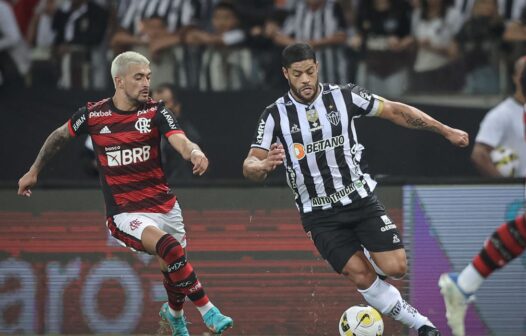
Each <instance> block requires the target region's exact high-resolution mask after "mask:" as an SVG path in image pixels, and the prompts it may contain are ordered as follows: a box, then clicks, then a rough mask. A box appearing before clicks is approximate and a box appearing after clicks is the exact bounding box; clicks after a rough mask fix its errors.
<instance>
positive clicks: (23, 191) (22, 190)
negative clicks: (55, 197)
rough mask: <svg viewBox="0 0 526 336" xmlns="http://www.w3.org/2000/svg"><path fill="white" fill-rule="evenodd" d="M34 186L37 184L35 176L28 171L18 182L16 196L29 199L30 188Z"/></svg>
mask: <svg viewBox="0 0 526 336" xmlns="http://www.w3.org/2000/svg"><path fill="white" fill-rule="evenodd" d="M35 184H37V174H35V173H34V172H33V171H31V170H30V171H28V172H27V173H26V174H25V175H24V176H22V177H21V178H20V180H18V195H20V196H26V197H30V196H31V189H30V188H32V187H33V186H34V185H35Z"/></svg>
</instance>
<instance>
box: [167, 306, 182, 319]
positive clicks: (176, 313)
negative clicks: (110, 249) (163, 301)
mask: <svg viewBox="0 0 526 336" xmlns="http://www.w3.org/2000/svg"><path fill="white" fill-rule="evenodd" d="M168 309H169V310H170V314H172V316H173V317H181V316H183V315H184V310H182V309H181V310H173V309H172V307H170V305H168Z"/></svg>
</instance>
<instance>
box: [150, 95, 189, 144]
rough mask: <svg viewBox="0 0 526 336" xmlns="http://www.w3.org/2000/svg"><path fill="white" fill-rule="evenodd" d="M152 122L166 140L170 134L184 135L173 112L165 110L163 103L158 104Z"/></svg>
mask: <svg viewBox="0 0 526 336" xmlns="http://www.w3.org/2000/svg"><path fill="white" fill-rule="evenodd" d="M154 121H155V123H156V124H157V127H159V130H160V131H161V134H164V136H165V137H167V138H168V137H169V136H170V135H172V134H177V133H182V134H184V131H183V130H182V129H181V126H179V123H178V122H177V119H176V118H175V116H174V114H173V112H172V111H170V110H169V109H167V108H166V106H164V104H163V103H160V104H159V107H158V109H157V115H156V116H155V119H154Z"/></svg>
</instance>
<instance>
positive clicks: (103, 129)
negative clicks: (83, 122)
mask: <svg viewBox="0 0 526 336" xmlns="http://www.w3.org/2000/svg"><path fill="white" fill-rule="evenodd" d="M108 133H111V131H110V128H109V127H108V126H104V127H103V128H102V129H101V130H100V132H99V134H108Z"/></svg>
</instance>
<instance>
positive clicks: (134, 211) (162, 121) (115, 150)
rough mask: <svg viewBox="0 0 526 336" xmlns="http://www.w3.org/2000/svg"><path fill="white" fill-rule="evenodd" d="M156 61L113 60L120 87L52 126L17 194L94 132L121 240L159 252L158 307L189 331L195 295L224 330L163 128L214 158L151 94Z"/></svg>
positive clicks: (195, 156)
mask: <svg viewBox="0 0 526 336" xmlns="http://www.w3.org/2000/svg"><path fill="white" fill-rule="evenodd" d="M149 64H150V62H149V61H148V59H147V58H146V57H144V56H142V55H141V54H138V53H136V52H125V53H122V54H120V55H118V56H117V57H115V59H114V60H113V62H112V64H111V75H112V78H113V80H114V84H115V95H114V96H113V97H112V98H107V99H104V100H101V101H99V102H96V103H88V104H87V105H86V106H83V107H81V108H80V109H79V110H78V111H77V112H76V113H75V114H73V116H72V117H71V119H70V120H68V121H67V122H66V123H65V124H64V125H62V126H60V127H59V128H57V129H56V130H55V131H53V132H52V133H51V134H50V135H49V137H48V138H47V139H46V141H45V142H44V145H43V146H42V148H41V150H40V152H39V153H38V156H37V158H36V160H35V162H34V163H33V165H32V166H31V168H30V169H29V171H28V172H27V173H26V174H25V175H24V176H22V178H21V179H20V180H19V181H18V186H19V187H18V194H19V195H21V196H27V197H29V196H31V189H30V188H32V187H33V186H34V185H35V184H36V183H37V177H38V174H39V173H40V171H41V170H42V168H43V167H44V166H45V165H46V163H47V162H48V161H49V160H50V159H51V157H52V156H53V155H54V154H55V153H57V152H58V151H59V150H60V149H61V148H62V147H63V146H64V145H65V144H66V143H67V142H68V141H69V140H71V139H73V138H75V137H76V136H78V135H80V134H89V135H90V136H91V138H92V140H93V147H94V150H95V154H96V158H97V164H98V168H99V172H100V181H101V184H102V191H103V193H104V199H105V201H106V212H107V221H106V225H107V227H108V229H109V230H110V232H111V234H112V236H113V237H114V238H116V239H117V240H118V241H119V242H120V243H121V244H123V245H125V246H127V247H129V248H131V249H133V250H136V251H141V252H146V253H149V254H152V255H155V256H157V258H158V259H159V263H160V265H161V271H162V273H163V275H164V287H165V288H166V292H167V294H168V302H167V303H165V304H163V306H162V308H161V311H160V312H159V315H160V316H161V318H162V319H163V320H165V321H167V322H168V323H169V325H170V328H171V330H172V336H176V335H177V336H186V335H188V336H189V333H188V329H187V327H186V319H185V317H184V313H183V304H184V302H185V299H186V297H188V298H189V299H190V300H191V301H192V302H193V303H194V305H195V306H196V307H197V309H198V310H199V312H200V313H201V315H202V317H203V320H204V322H205V324H206V326H207V327H208V328H209V329H210V330H211V331H212V332H213V333H217V334H220V333H222V332H223V331H224V330H226V329H227V328H229V327H232V325H233V321H232V319H231V318H230V317H228V316H225V315H223V314H221V312H220V311H219V310H218V309H217V308H216V307H215V306H214V305H213V304H212V303H211V302H210V300H209V299H208V296H207V295H206V294H205V291H204V289H203V287H202V286H201V283H200V282H199V280H198V279H197V276H196V274H195V272H194V270H193V268H192V265H190V263H189V262H188V261H187V259H186V255H185V250H184V248H185V246H186V237H185V230H184V224H183V218H182V215H181V209H180V207H179V204H178V202H177V200H176V198H175V196H174V195H173V194H172V193H171V191H170V188H169V187H168V185H167V183H166V179H165V175H164V172H163V170H162V168H161V157H160V155H161V153H160V150H159V148H160V139H161V135H164V136H165V137H166V138H167V139H168V141H169V142H170V144H171V145H172V146H173V147H174V148H175V149H176V150H177V151H178V152H179V153H180V154H181V155H182V157H183V158H184V159H186V160H189V161H191V162H192V164H193V172H194V174H196V175H202V174H203V173H204V172H205V171H206V170H207V168H208V159H207V158H206V156H205V154H204V153H203V152H202V151H201V149H200V148H199V146H197V145H196V144H195V143H193V142H191V141H190V140H188V138H187V137H186V136H185V134H184V132H183V130H181V129H180V127H179V125H178V123H177V120H176V119H175V117H174V115H173V114H172V112H171V111H170V110H168V109H167V108H165V106H164V104H163V103H162V102H157V101H154V100H152V99H151V98H150V97H149V96H148V94H149V91H150V76H151V71H150V66H149Z"/></svg>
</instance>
